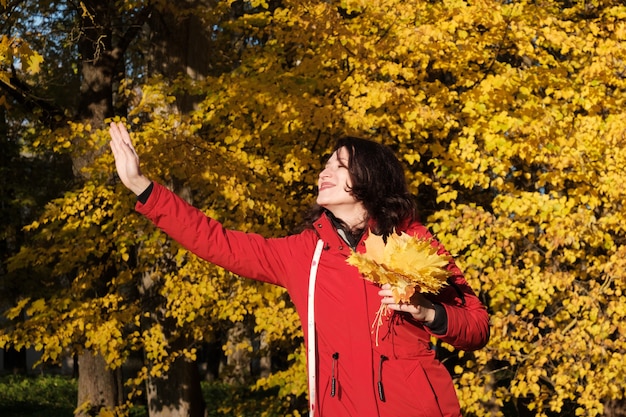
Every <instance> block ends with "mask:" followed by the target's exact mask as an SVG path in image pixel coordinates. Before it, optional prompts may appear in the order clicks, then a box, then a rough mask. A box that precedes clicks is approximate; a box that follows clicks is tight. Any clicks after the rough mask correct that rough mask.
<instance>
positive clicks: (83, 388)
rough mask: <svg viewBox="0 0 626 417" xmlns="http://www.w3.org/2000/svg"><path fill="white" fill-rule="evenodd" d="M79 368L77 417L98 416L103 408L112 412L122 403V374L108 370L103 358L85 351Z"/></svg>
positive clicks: (79, 361) (79, 360) (79, 362)
mask: <svg viewBox="0 0 626 417" xmlns="http://www.w3.org/2000/svg"><path fill="white" fill-rule="evenodd" d="M78 367H79V370H78V409H77V410H76V412H75V414H74V415H75V416H76V417H88V416H93V415H98V411H99V410H100V409H101V408H103V407H106V408H107V409H109V410H112V409H114V408H115V407H116V406H118V405H119V404H120V403H121V399H122V395H123V393H122V384H121V377H120V373H119V371H115V370H110V369H107V367H106V362H105V360H104V358H102V356H100V355H95V354H93V353H92V352H89V351H85V352H83V353H82V354H81V355H80V356H79V359H78Z"/></svg>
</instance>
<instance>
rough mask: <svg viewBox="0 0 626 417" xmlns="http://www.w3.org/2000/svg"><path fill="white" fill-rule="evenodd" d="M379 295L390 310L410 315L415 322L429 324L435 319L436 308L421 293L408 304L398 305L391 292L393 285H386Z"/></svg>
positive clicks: (414, 295) (416, 294)
mask: <svg viewBox="0 0 626 417" xmlns="http://www.w3.org/2000/svg"><path fill="white" fill-rule="evenodd" d="M378 295H380V296H381V297H383V299H382V303H383V304H385V305H386V306H387V307H388V308H389V309H391V310H395V311H402V312H404V313H409V314H410V315H411V316H413V318H414V319H415V320H418V321H421V322H424V323H429V322H432V321H433V320H434V319H435V307H434V305H433V303H432V302H430V301H429V300H428V299H427V298H426V297H424V296H423V295H422V294H421V293H418V292H416V293H415V294H413V296H412V297H411V300H410V301H409V302H408V303H396V302H395V300H394V298H393V294H392V292H391V285H389V284H384V285H383V286H382V287H381V289H380V291H378Z"/></svg>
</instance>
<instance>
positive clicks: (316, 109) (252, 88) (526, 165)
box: [3, 0, 626, 416]
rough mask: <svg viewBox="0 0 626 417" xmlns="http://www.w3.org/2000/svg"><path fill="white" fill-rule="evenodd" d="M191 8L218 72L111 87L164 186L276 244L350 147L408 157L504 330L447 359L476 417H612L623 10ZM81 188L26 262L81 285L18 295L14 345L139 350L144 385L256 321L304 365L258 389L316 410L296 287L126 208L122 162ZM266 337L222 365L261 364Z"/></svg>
mask: <svg viewBox="0 0 626 417" xmlns="http://www.w3.org/2000/svg"><path fill="white" fill-rule="evenodd" d="M126 6H129V7H130V6H136V5H134V4H130V3H129V4H126ZM196 6H198V7H196V8H194V9H193V10H194V11H193V15H194V16H195V18H197V19H199V22H202V25H204V27H205V28H208V29H210V30H209V31H210V32H211V33H210V36H208V37H207V38H206V39H205V40H207V41H208V42H207V47H206V51H207V53H208V54H211V56H213V57H219V59H216V60H215V61H211V62H212V67H211V71H208V72H206V73H203V74H202V75H201V76H198V74H197V73H193V74H192V73H190V72H187V71H185V72H183V73H181V74H180V76H173V74H171V73H170V74H169V76H168V77H163V76H160V75H158V74H156V73H155V74H149V75H151V76H148V77H145V76H140V75H139V73H132V72H125V73H124V72H123V74H126V76H123V77H122V78H120V80H119V81H120V84H119V89H118V90H117V93H116V95H115V99H116V100H117V102H118V103H119V104H120V107H118V108H124V109H125V110H126V111H124V115H125V116H127V119H126V121H127V123H128V124H129V125H130V126H131V128H132V132H133V139H134V140H135V143H136V144H137V149H138V152H139V154H140V155H142V162H143V169H144V170H145V171H146V173H148V175H149V176H150V177H151V178H154V179H155V180H158V181H161V182H163V183H165V184H168V185H169V186H171V187H172V188H173V189H175V190H177V191H179V192H181V193H182V194H184V196H185V197H186V198H187V199H189V200H190V201H192V202H193V204H194V205H196V206H198V207H201V208H202V209H203V210H204V211H205V212H206V213H207V214H209V215H211V216H213V217H216V218H217V219H219V220H221V221H223V222H224V223H225V225H226V226H227V227H233V228H237V229H241V230H244V231H254V232H259V233H262V234H264V235H267V236H280V235H284V234H286V233H289V232H291V231H293V230H294V229H295V227H296V225H297V224H298V223H299V221H300V218H301V213H302V211H303V210H304V209H305V208H306V207H307V206H308V204H309V203H310V201H311V200H310V196H312V195H314V194H315V188H314V184H315V179H316V174H317V171H318V170H319V167H320V161H321V160H322V159H323V157H324V154H325V153H326V152H327V151H328V149H329V147H330V145H331V144H332V141H333V139H334V138H335V137H336V136H338V135H341V134H353V135H359V136H364V137H367V138H371V139H374V140H378V141H381V142H384V143H386V144H388V145H390V146H392V147H393V148H394V149H395V150H396V151H397V152H398V154H399V155H401V156H402V158H403V159H404V161H405V163H406V166H407V175H408V177H409V180H410V184H411V187H412V190H413V192H414V193H415V194H416V195H417V197H418V201H419V205H420V208H421V214H422V218H423V220H424V221H425V223H426V224H427V225H428V226H429V227H431V229H432V230H433V231H435V233H436V234H437V236H438V237H439V239H440V240H442V241H443V242H444V243H445V245H446V247H448V248H449V249H450V250H451V251H452V253H453V254H454V255H455V257H456V258H457V261H458V263H459V264H460V265H461V266H462V267H463V268H464V270H465V272H466V275H467V278H468V280H469V281H470V283H471V285H472V286H473V288H475V289H476V290H477V292H478V293H479V294H480V296H481V298H482V299H483V301H484V302H485V304H486V305H487V306H488V308H489V311H490V313H491V315H492V329H491V330H492V340H491V342H490V344H489V345H488V346H487V347H486V348H485V349H483V350H481V351H478V352H475V353H472V354H468V353H465V352H458V351H454V350H452V349H451V348H449V347H448V346H445V345H444V346H441V347H440V349H439V351H440V352H442V359H443V360H444V363H445V364H446V365H448V367H449V369H450V372H452V373H453V375H454V377H455V382H456V384H457V388H458V393H459V397H460V400H461V404H462V407H463V409H464V413H465V414H466V415H475V416H486V415H493V416H497V415H506V416H515V415H537V416H554V415H571V416H574V415H590V416H593V415H603V414H607V415H608V414H611V413H613V414H614V415H617V413H618V412H619V407H620V404H622V405H623V392H624V380H623V378H621V377H620V376H621V375H623V374H624V371H625V370H624V366H625V365H624V360H623V355H624V349H625V346H624V341H623V337H621V335H623V334H624V331H625V330H626V329H625V328H624V324H623V323H624V320H623V319H624V314H625V313H626V312H625V310H624V307H623V305H622V303H621V302H620V301H621V298H622V288H623V287H624V274H623V272H622V270H623V268H622V266H623V264H624V261H623V258H624V256H623V255H624V252H625V250H626V249H625V248H624V236H625V231H624V226H623V225H624V224H626V223H625V222H624V219H623V215H622V213H623V207H622V202H623V201H624V189H623V186H622V178H623V176H624V170H623V167H624V156H625V153H624V132H625V130H626V114H625V113H624V110H623V108H624V99H623V98H624V97H625V95H624V88H625V85H624V74H625V67H624V62H625V61H624V58H625V54H626V50H625V49H624V46H623V45H624V42H625V41H626V39H625V38H626V8H625V6H624V5H623V4H621V2H619V1H617V0H598V1H591V2H579V3H574V2H562V1H550V0H547V1H545V2H543V3H541V4H539V3H536V2H529V1H516V2H494V1H488V0H485V1H481V2H466V1H460V0H459V1H456V0H450V1H441V2H410V3H407V2H398V1H396V0H387V1H380V2H366V1H358V0H353V1H341V2H333V1H330V2H321V3H320V2H311V1H302V0H300V1H296V0H294V1H283V2H281V3H273V2H270V3H267V2H261V1H248V2H245V1H236V2H219V1H218V2H215V3H213V4H211V5H204V4H198V5H196ZM131 8H132V7H131ZM142 39H145V38H142ZM203 41H204V40H203ZM137 45H138V46H139V45H144V44H142V43H138V44H137ZM142 47H145V48H146V49H145V51H149V48H147V47H146V46H142ZM177 72H180V71H178V70H177ZM183 99H184V101H185V105H184V106H178V105H176V104H177V103H180V102H181V100H183ZM81 135H82V136H85V137H88V138H89V140H90V142H85V143H90V144H93V145H94V146H95V147H96V148H98V147H99V146H101V145H103V144H104V142H105V140H106V132H103V131H100V130H97V129H96V128H95V126H94V127H92V129H91V130H88V131H85V129H84V125H82V124H78V123H77V124H72V125H70V128H69V129H68V130H67V134H66V135H65V137H67V138H72V137H74V136H77V137H80V136H81ZM62 137H64V136H58V135H57V136H54V135H51V136H50V138H54V139H53V140H52V139H49V140H48V142H46V143H45V146H47V147H49V148H52V149H54V144H55V143H57V144H58V143H67V142H59V138H62ZM69 143H70V146H69V147H70V149H72V150H73V149H74V146H73V145H72V142H71V141H70V142H69ZM62 148H63V147H62V146H61V147H59V148H58V151H59V152H60V151H62ZM83 172H86V173H87V174H88V178H89V180H88V181H85V183H84V185H83V186H82V187H81V188H78V189H77V190H73V191H71V192H68V193H66V195H65V196H64V198H63V199H60V200H57V201H56V202H54V203H53V204H51V205H50V206H49V208H48V209H47V210H46V212H45V213H44V214H43V215H42V216H41V218H39V220H38V221H36V222H34V223H32V224H31V225H30V226H29V227H28V230H29V231H30V233H32V235H33V237H32V242H29V244H28V245H24V247H23V249H22V251H21V252H20V254H18V255H17V256H15V257H14V258H13V259H12V262H11V264H10V267H11V270H12V271H23V270H25V269H29V268H31V269H32V268H40V269H42V270H44V269H45V272H46V275H47V276H49V279H50V282H58V281H59V280H60V279H61V278H63V279H67V280H68V281H69V283H68V285H67V290H66V292H65V293H60V294H58V295H55V296H54V297H38V296H37V297H30V298H28V297H25V298H23V299H21V300H19V301H18V303H17V304H16V305H14V306H13V307H12V308H11V309H9V310H8V311H7V312H6V313H5V316H7V317H9V318H12V319H17V318H18V317H19V316H20V314H22V313H23V312H27V313H28V316H29V317H30V318H29V319H28V320H26V321H23V322H21V321H18V320H15V322H14V327H12V328H10V329H9V330H10V331H8V332H6V331H5V333H3V335H4V336H3V337H4V338H5V339H6V340H10V341H12V342H13V343H17V344H18V345H19V344H20V343H21V344H22V345H24V344H26V343H27V340H28V343H33V345H34V346H36V347H38V348H40V349H43V351H44V353H45V357H47V358H51V359H54V358H55V357H56V356H57V355H59V354H61V353H62V352H63V351H64V350H72V349H77V348H79V347H80V348H82V347H87V348H89V349H92V350H93V351H96V352H99V353H100V354H101V355H102V357H104V358H105V360H106V361H107V363H108V364H109V365H110V366H112V367H116V366H120V365H121V364H122V363H123V361H124V360H125V358H126V357H127V356H128V355H129V354H130V353H131V352H134V351H137V350H138V349H142V350H143V351H144V352H145V355H146V367H145V368H144V369H143V370H142V371H141V372H140V375H139V376H138V378H137V381H140V382H143V381H144V379H146V378H149V377H160V376H162V375H163V373H164V372H165V373H167V372H168V371H169V369H170V367H171V365H172V364H173V363H174V362H175V361H176V360H178V359H179V358H187V359H189V360H192V359H194V357H195V355H196V353H197V351H196V350H195V349H196V346H197V343H200V342H201V341H206V340H207V339H210V338H211V337H213V334H214V333H213V332H214V330H216V329H217V328H218V327H220V326H223V325H224V324H225V323H230V322H244V321H247V322H252V323H254V325H255V326H254V329H253V330H254V331H255V332H256V333H257V335H260V334H262V335H263V340H264V343H266V344H267V346H268V347H269V348H270V349H272V350H274V351H281V350H283V351H289V352H290V353H291V355H290V356H289V357H288V358H287V360H286V366H283V367H281V368H274V369H273V372H272V373H271V374H270V375H269V376H268V377H264V378H260V379H258V381H256V386H257V387H258V388H259V389H261V388H272V389H276V390H278V397H279V398H281V399H282V400H283V402H282V403H280V405H281V406H283V405H284V406H285V408H284V409H289V407H290V406H291V405H292V401H294V400H295V399H297V398H300V399H301V398H302V396H303V394H304V389H305V385H306V384H305V377H304V369H305V368H304V357H303V355H302V352H301V350H298V349H297V348H296V349H294V346H299V342H300V340H301V339H300V337H301V336H300V331H299V328H298V325H297V317H296V314H295V312H294V311H293V309H292V308H291V306H290V304H289V300H288V299H287V298H286V296H285V294H284V293H283V292H282V290H280V289H277V288H274V287H268V286H265V285H259V284H257V283H254V282H248V281H243V280H241V279H239V278H237V277H234V276H232V275H230V274H228V273H226V272H224V271H222V270H220V269H219V268H216V267H214V266H211V265H208V264H206V263H204V262H201V261H199V260H198V259H197V258H195V257H193V256H190V255H189V254H188V253H186V252H185V251H183V250H182V249H180V248H179V247H178V246H177V245H176V244H175V243H173V242H171V241H169V240H168V239H167V238H166V237H165V236H163V235H162V234H160V233H159V232H158V231H155V230H154V229H153V228H152V227H151V226H150V225H148V224H147V223H146V221H145V220H143V219H141V218H139V217H138V216H136V215H133V214H132V205H133V202H134V201H133V198H132V197H131V196H129V195H128V193H127V192H126V191H124V190H123V189H122V187H121V186H120V185H119V184H116V183H114V182H112V181H111V180H110V179H111V172H112V159H111V156H110V154H109V153H107V152H105V153H103V154H101V155H99V154H97V155H94V158H93V159H92V160H90V161H89V162H88V163H87V164H85V166H84V170H83ZM94 259H97V262H95V261H92V260H94ZM68 277H70V279H68ZM104 277H110V279H108V280H103V279H102V278H104ZM75 294H80V295H81V297H77V296H76V295H75ZM276 311H280V314H279V315H277V314H276V313H275V312H276ZM155 313H156V314H158V315H160V317H159V320H154V317H150V315H153V314H155ZM146 314H147V316H146ZM146 318H149V319H150V320H146ZM165 323H169V324H171V325H169V326H164V324H165ZM44 324H45V327H43V328H45V329H46V330H45V331H41V330H37V329H40V328H42V325H44ZM51 324H52V325H51ZM27 334H28V335H29V338H27V337H26V335H27ZM252 340H254V338H250V339H248V340H246V339H242V340H241V341H240V345H239V346H235V347H232V346H227V347H226V349H227V353H230V350H229V349H234V348H238V349H244V350H253V346H252ZM180 341H185V342H186V343H182V344H180V343H178V342H180ZM57 346H59V347H57ZM131 382H133V381H131ZM295 408H296V409H297V406H296V407H295ZM264 409H265V410H267V408H264ZM284 414H287V412H285V413H284Z"/></svg>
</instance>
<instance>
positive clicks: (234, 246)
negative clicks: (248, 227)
mask: <svg viewBox="0 0 626 417" xmlns="http://www.w3.org/2000/svg"><path fill="white" fill-rule="evenodd" d="M135 208H136V210H137V211H138V212H139V213H141V214H143V215H144V216H146V217H147V218H148V219H149V220H151V221H152V222H153V223H154V224H155V225H156V226H157V227H158V228H159V229H161V230H163V231H164V232H165V233H166V234H167V235H168V236H170V237H171V238H172V239H174V240H176V241H177V242H178V243H180V244H181V245H182V246H184V247H185V248H186V249H188V250H189V251H191V252H192V253H194V254H195V255H197V256H199V257H200V258H202V259H205V260H207V261H209V262H211V263H214V264H216V265H218V266H221V267H223V268H225V269H227V270H229V271H231V272H233V273H235V274H237V275H240V276H242V277H245V278H251V279H256V280H259V281H264V282H269V283H272V284H276V285H280V286H283V287H286V286H287V282H286V280H288V279H289V277H290V276H292V275H294V274H292V273H290V271H293V270H294V269H293V268H298V267H299V266H300V265H298V262H300V261H302V259H303V257H302V255H300V256H295V255H296V254H295V252H296V251H298V250H299V251H300V254H302V251H303V249H304V247H303V245H302V243H303V238H302V236H301V235H293V236H289V237H285V238H270V239H267V238H264V237H263V236H261V235H258V234H254V233H244V232H240V231H234V230H227V229H226V228H224V227H223V225H222V224H221V223H220V222H218V221H216V220H214V219H212V218H210V217H208V216H207V215H205V214H204V213H203V212H202V211H200V210H198V209H197V208H195V207H193V206H191V205H190V204H188V203H187V202H186V201H184V200H183V199H182V198H180V197H178V196H177V195H176V194H174V193H173V192H171V191H169V190H168V189H166V188H165V187H163V186H162V185H160V184H158V183H154V186H153V189H152V191H151V193H150V196H149V198H148V199H147V200H146V201H145V203H142V202H141V201H138V202H137V204H136V206H135ZM313 244H314V243H313ZM311 251H312V249H311Z"/></svg>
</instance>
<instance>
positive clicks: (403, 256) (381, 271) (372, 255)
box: [347, 233, 450, 303]
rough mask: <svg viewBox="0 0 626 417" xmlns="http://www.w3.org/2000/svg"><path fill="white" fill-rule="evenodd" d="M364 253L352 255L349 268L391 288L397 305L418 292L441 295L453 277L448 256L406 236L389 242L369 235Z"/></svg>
mask: <svg viewBox="0 0 626 417" xmlns="http://www.w3.org/2000/svg"><path fill="white" fill-rule="evenodd" d="M365 248H366V250H365V253H358V252H353V253H352V254H351V255H350V256H349V257H348V259H347V262H348V264H350V265H353V266H356V267H357V268H358V270H359V272H361V273H362V274H363V276H364V277H365V278H366V279H368V280H370V281H372V282H374V283H377V284H380V285H383V284H390V285H391V289H392V292H393V296H394V299H395V301H396V302H398V303H399V302H409V301H410V299H411V296H412V295H413V294H414V293H415V292H416V291H418V292H423V293H434V294H436V293H438V292H439V290H440V289H441V287H443V286H444V285H446V280H447V278H448V276H449V275H450V274H449V272H448V271H447V269H446V267H447V266H448V265H449V263H450V258H449V257H448V256H442V255H439V254H438V253H437V251H438V249H437V247H436V246H435V245H433V243H432V242H431V241H430V240H428V239H420V238H417V237H414V236H410V235H408V234H406V233H400V234H397V233H392V234H391V235H390V236H389V237H388V238H387V242H385V241H384V239H383V237H382V236H378V235H375V234H373V233H370V234H369V236H368V237H367V239H366V240H365Z"/></svg>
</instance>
